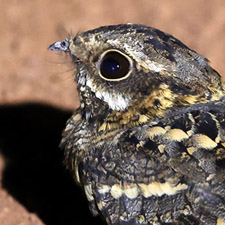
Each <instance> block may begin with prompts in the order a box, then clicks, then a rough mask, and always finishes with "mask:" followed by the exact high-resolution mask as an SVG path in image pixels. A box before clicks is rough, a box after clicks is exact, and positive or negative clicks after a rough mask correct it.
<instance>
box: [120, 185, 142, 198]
mask: <svg viewBox="0 0 225 225" xmlns="http://www.w3.org/2000/svg"><path fill="white" fill-rule="evenodd" d="M123 192H124V194H125V195H126V196H127V197H128V198H130V199H134V198H136V197H137V196H138V187H137V185H136V184H129V185H128V184H125V185H124V190H123Z"/></svg>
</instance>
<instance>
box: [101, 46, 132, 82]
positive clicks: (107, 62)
mask: <svg viewBox="0 0 225 225" xmlns="http://www.w3.org/2000/svg"><path fill="white" fill-rule="evenodd" d="M132 67H133V61H132V60H131V58H130V57H128V56H127V55H125V54H124V53H122V52H121V51H119V50H117V49H109V50H106V51H105V52H103V53H102V54H101V56H100V58H99V60H98V73H99V76H100V77H101V78H102V79H104V80H107V81H120V80H124V79H126V78H128V77H129V76H130V74H131V72H132Z"/></svg>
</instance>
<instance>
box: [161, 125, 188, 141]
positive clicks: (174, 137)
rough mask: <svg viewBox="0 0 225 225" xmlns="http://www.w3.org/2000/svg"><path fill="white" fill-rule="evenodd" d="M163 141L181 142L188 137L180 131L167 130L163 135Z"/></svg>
mask: <svg viewBox="0 0 225 225" xmlns="http://www.w3.org/2000/svg"><path fill="white" fill-rule="evenodd" d="M164 138H165V139H168V140H171V141H178V142H180V141H182V140H184V139H187V138H188V135H187V134H186V133H185V132H184V131H183V130H181V129H176V128H175V129H171V130H169V131H168V132H167V133H166V134H165V135H164Z"/></svg>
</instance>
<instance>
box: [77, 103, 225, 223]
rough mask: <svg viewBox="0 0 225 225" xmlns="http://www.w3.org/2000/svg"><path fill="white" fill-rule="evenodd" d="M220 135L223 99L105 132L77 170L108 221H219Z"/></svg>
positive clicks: (224, 128) (223, 204)
mask: <svg viewBox="0 0 225 225" xmlns="http://www.w3.org/2000/svg"><path fill="white" fill-rule="evenodd" d="M224 134H225V107H224V104H223V103H221V102H219V103H213V104H211V103H210V104H207V105H199V106H198V107H194V108H190V109H185V110H184V111H182V110H180V111H179V112H174V113H171V114H170V115H167V116H166V117H165V118H164V119H162V120H161V121H158V122H155V123H154V125H152V124H145V125H143V126H140V127H136V128H132V129H126V130H123V131H121V132H116V133H113V135H112V134H111V135H110V134H107V135H106V136H107V140H108V142H104V144H102V143H100V139H101V138H100V139H99V140H96V144H95V145H93V146H95V147H92V152H91V154H90V155H89V156H87V159H86V161H85V163H83V164H82V166H81V167H82V168H81V170H80V173H81V177H82V180H83V181H84V188H85V191H86V194H87V196H88V199H89V200H90V203H91V205H92V206H93V205H96V208H97V210H98V211H99V212H100V213H101V214H102V215H103V217H104V218H105V219H106V221H107V223H108V224H119V225H122V224H127V225H135V224H179V225H180V224H210V225H214V224H218V225H219V224H224V223H225V166H224V165H225V135H224ZM102 139H104V138H102ZM87 177H88V179H87ZM95 210H96V209H95Z"/></svg>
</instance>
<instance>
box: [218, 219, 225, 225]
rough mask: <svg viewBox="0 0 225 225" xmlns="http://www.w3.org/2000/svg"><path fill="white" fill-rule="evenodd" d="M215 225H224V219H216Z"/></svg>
mask: <svg viewBox="0 0 225 225" xmlns="http://www.w3.org/2000/svg"><path fill="white" fill-rule="evenodd" d="M216 225H225V221H224V220H223V219H221V218H219V219H217V222H216Z"/></svg>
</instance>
